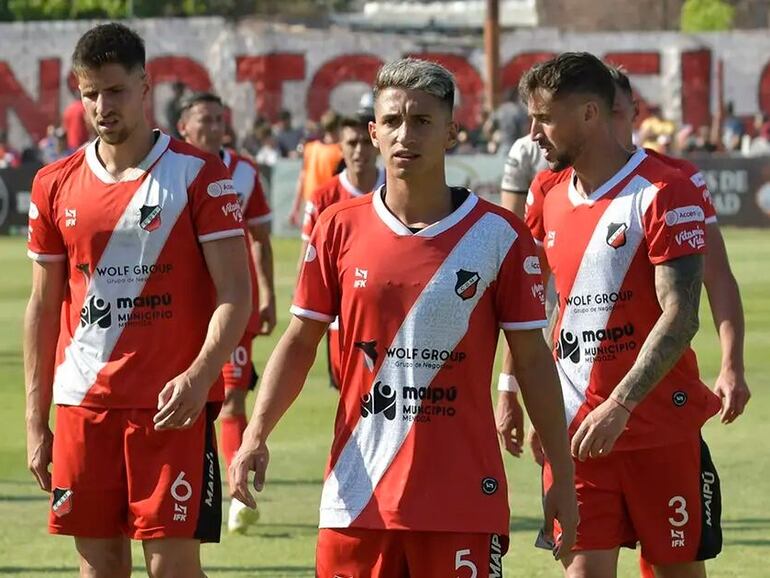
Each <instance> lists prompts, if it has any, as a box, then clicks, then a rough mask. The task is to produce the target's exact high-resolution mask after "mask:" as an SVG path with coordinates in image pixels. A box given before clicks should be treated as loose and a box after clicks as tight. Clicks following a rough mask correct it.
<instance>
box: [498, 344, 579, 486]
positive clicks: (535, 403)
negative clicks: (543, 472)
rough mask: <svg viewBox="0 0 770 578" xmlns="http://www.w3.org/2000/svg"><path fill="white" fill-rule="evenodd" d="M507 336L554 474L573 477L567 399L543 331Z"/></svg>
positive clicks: (533, 418)
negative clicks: (567, 420) (566, 414)
mask: <svg viewBox="0 0 770 578" xmlns="http://www.w3.org/2000/svg"><path fill="white" fill-rule="evenodd" d="M505 336H506V340H507V341H508V346H509V347H510V349H511V354H512V358H513V365H514V374H515V375H516V378H517V379H518V381H519V386H520V387H521V394H522V398H523V400H524V405H525V407H526V408H527V414H528V415H529V419H530V421H531V422H532V425H533V426H534V428H535V429H536V430H537V432H538V434H539V435H540V440H541V442H542V445H543V450H544V451H545V454H546V456H548V461H549V462H550V463H551V466H552V467H553V471H554V475H555V476H564V475H566V476H571V475H572V472H573V468H574V466H573V462H572V458H571V456H570V451H569V441H568V439H567V422H566V418H565V412H564V398H563V396H562V392H561V386H560V385H559V377H558V375H557V373H556V366H555V364H554V361H553V357H552V356H551V353H550V351H548V346H547V345H546V344H545V341H543V334H542V332H541V331H540V330H539V329H532V330H528V331H506V332H505Z"/></svg>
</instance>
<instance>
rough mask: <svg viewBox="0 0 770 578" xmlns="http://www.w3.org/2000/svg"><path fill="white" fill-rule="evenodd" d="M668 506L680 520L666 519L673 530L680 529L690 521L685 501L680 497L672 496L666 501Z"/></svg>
mask: <svg viewBox="0 0 770 578" xmlns="http://www.w3.org/2000/svg"><path fill="white" fill-rule="evenodd" d="M668 506H669V507H670V508H674V514H679V516H681V518H680V519H677V518H674V517H671V518H669V519H668V523H669V524H671V525H672V526H674V527H675V528H681V527H682V526H684V525H685V524H686V523H687V522H688V520H689V519H690V515H689V514H688V513H687V500H685V499H684V498H683V497H682V496H674V497H673V498H671V499H670V500H669V501H668Z"/></svg>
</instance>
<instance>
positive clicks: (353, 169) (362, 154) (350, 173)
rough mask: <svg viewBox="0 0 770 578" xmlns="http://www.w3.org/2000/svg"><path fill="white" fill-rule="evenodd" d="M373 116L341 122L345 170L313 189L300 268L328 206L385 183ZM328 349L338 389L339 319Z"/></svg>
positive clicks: (331, 373)
mask: <svg viewBox="0 0 770 578" xmlns="http://www.w3.org/2000/svg"><path fill="white" fill-rule="evenodd" d="M368 122H369V119H368V118H367V117H364V116H356V117H350V118H343V119H342V120H341V121H340V148H341V150H342V158H343V160H344V161H345V169H344V170H343V171H342V172H341V173H340V174H338V175H335V176H333V177H332V178H331V180H329V181H328V182H327V183H325V184H324V185H322V186H321V187H320V188H318V189H316V190H315V191H313V193H312V194H311V196H310V200H309V201H308V202H307V203H306V205H305V219H304V221H303V223H302V251H301V252H300V257H299V266H298V269H299V270H301V269H302V263H303V262H304V260H305V254H306V252H307V245H308V243H309V242H310V236H311V234H312V233H313V228H314V227H315V225H316V223H317V222H318V218H319V217H320V216H321V213H323V212H324V211H325V210H326V209H328V208H329V207H331V206H332V205H333V204H335V203H339V202H340V201H346V200H348V199H355V198H357V197H361V196H363V195H366V194H369V193H370V192H372V191H373V190H375V189H378V188H379V187H380V186H382V184H383V183H384V182H385V171H384V170H382V169H380V168H377V149H376V148H374V145H373V144H372V139H371V138H369V131H368V128H367V127H368ZM326 344H327V351H328V358H327V359H328V366H329V381H330V382H331V385H332V387H334V388H335V389H339V388H340V366H341V363H342V352H341V350H340V345H341V344H340V336H339V325H338V323H337V321H336V320H335V321H334V322H332V323H330V324H329V330H328V331H327V332H326Z"/></svg>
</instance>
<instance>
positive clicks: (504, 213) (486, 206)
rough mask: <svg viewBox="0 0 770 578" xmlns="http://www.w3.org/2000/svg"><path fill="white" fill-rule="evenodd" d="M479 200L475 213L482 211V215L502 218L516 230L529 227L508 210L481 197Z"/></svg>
mask: <svg viewBox="0 0 770 578" xmlns="http://www.w3.org/2000/svg"><path fill="white" fill-rule="evenodd" d="M474 194H475V193H474ZM477 196H478V195H477ZM478 199H479V200H478V202H477V203H476V208H475V209H474V211H481V212H482V214H483V213H494V214H495V215H497V216H499V217H502V218H503V219H505V220H506V221H508V224H510V225H511V226H512V227H513V228H514V229H526V228H527V226H526V225H525V224H524V221H522V220H521V219H520V218H519V217H517V216H516V215H514V214H513V213H512V212H511V211H509V210H508V209H504V208H503V207H501V206H500V205H496V204H495V203H493V202H491V201H488V200H486V199H482V198H481V197H478Z"/></svg>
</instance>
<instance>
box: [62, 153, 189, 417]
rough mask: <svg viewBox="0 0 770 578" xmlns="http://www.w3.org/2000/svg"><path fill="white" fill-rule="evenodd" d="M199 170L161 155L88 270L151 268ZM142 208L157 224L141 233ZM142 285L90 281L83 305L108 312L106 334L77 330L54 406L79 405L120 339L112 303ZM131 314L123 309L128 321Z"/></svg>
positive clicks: (87, 328) (97, 278) (131, 294)
mask: <svg viewBox="0 0 770 578" xmlns="http://www.w3.org/2000/svg"><path fill="white" fill-rule="evenodd" d="M202 166H203V161H202V160H201V161H198V159H195V160H193V159H192V158H191V157H184V160H181V162H180V155H178V154H176V153H174V152H172V151H166V153H165V154H164V155H163V157H161V159H160V160H159V161H158V163H157V164H156V165H155V167H154V168H153V169H152V171H151V175H149V176H148V177H146V178H145V180H144V182H143V183H142V184H141V185H140V186H139V188H138V189H137V191H136V193H134V196H133V197H132V198H131V200H130V201H129V203H128V205H127V206H126V208H125V210H124V212H123V215H122V216H121V217H120V219H119V221H118V223H117V224H116V226H115V229H114V230H113V233H112V236H111V237H110V240H109V241H108V242H107V246H106V247H105V249H104V253H102V256H101V259H100V260H99V263H98V264H92V266H93V268H92V270H95V269H96V266H98V267H100V268H107V267H110V266H121V265H124V264H127V263H128V264H131V265H133V264H137V265H147V266H150V265H153V264H155V262H156V261H157V259H158V256H159V255H160V253H161V251H162V250H163V247H164V246H165V245H166V240H167V239H168V237H169V235H170V233H171V230H172V229H173V228H174V225H175V224H176V222H177V219H178V218H179V215H180V214H181V213H182V211H183V210H184V208H185V206H186V205H187V187H189V185H190V183H191V182H192V180H193V179H194V178H195V176H196V175H197V173H198V172H199V171H200V168H201V167H202ZM185 169H186V170H185ZM143 206H150V207H154V206H161V207H162V210H161V212H160V224H159V226H158V227H157V228H156V229H154V230H152V231H145V230H144V229H142V228H141V227H140V226H139V219H140V209H141V208H142V207H143ZM144 285H145V281H141V282H133V283H124V284H119V283H108V282H107V278H106V277H102V276H98V275H92V276H91V279H90V282H89V285H88V291H87V293H86V296H85V300H84V302H83V303H84V305H85V306H87V304H88V303H89V301H90V300H91V299H92V298H95V299H102V300H104V301H105V302H106V303H107V304H109V305H110V307H111V309H112V314H111V315H112V317H111V319H112V322H111V325H110V326H109V327H108V328H106V329H105V328H101V327H99V326H98V324H96V323H90V324H86V325H83V324H82V323H81V324H79V325H78V328H77V329H76V330H75V333H74V335H73V337H72V341H71V342H70V344H69V345H68V346H67V348H66V349H65V351H64V361H63V362H62V364H61V365H60V366H59V367H58V368H57V370H56V375H55V377H54V403H57V404H63V405H79V404H80V403H81V402H82V401H83V398H84V397H85V396H86V394H87V393H88V390H89V389H91V387H92V386H93V384H94V382H95V381H96V377H97V376H98V374H99V372H100V371H101V370H102V369H103V368H104V366H105V365H106V364H107V362H108V361H109V359H110V356H111V355H112V351H113V349H114V348H115V344H116V343H117V342H118V339H119V338H120V336H121V334H122V333H123V329H122V328H121V327H119V326H118V323H117V307H116V303H117V299H118V298H119V297H120V298H128V299H131V300H132V301H133V300H134V299H135V298H136V297H138V296H139V295H140V294H141V293H142V290H143V289H144ZM132 310H133V308H126V309H124V311H125V312H126V313H127V314H128V315H130V314H131V311H132ZM161 385H162V384H161Z"/></svg>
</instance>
